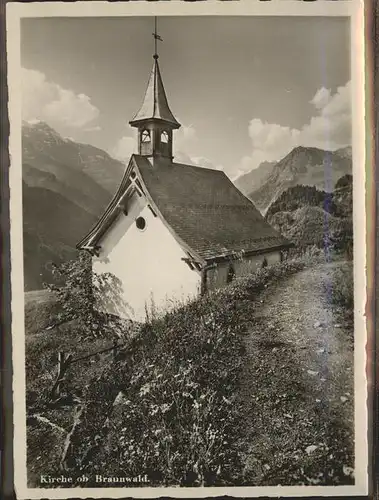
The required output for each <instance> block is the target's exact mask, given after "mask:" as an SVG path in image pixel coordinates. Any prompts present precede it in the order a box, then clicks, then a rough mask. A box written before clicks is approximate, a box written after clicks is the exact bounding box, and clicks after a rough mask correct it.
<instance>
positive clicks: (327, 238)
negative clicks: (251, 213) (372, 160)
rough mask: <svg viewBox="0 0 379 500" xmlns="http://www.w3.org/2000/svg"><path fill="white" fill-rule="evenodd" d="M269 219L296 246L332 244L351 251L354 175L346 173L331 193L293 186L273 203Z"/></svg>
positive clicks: (267, 215) (268, 213)
mask: <svg viewBox="0 0 379 500" xmlns="http://www.w3.org/2000/svg"><path fill="white" fill-rule="evenodd" d="M266 219H267V221H268V222H269V223H270V224H271V225H272V226H273V227H274V228H275V229H276V230H278V231H280V232H281V233H282V234H283V235H284V236H286V237H287V238H288V239H290V240H291V241H293V242H294V243H295V245H296V247H297V248H304V247H306V246H313V245H316V246H317V247H320V248H321V247H325V246H328V247H329V246H330V245H331V246H332V247H333V248H335V249H336V250H338V251H343V252H347V254H349V253H350V252H351V251H352V243H353V178H352V176H351V175H349V174H347V175H344V176H342V177H341V178H340V179H339V180H338V181H337V183H336V186H335V189H334V191H333V192H332V193H327V192H325V191H321V190H318V189H316V188H315V187H309V186H294V187H292V188H289V189H287V190H286V191H284V192H283V193H282V194H281V195H280V196H279V197H278V199H277V200H276V201H275V202H274V203H273V204H272V205H270V207H269V209H268V211H267V213H266Z"/></svg>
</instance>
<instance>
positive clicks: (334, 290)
mask: <svg viewBox="0 0 379 500" xmlns="http://www.w3.org/2000/svg"><path fill="white" fill-rule="evenodd" d="M330 297H331V301H332V303H333V304H335V305H336V306H340V307H343V308H344V309H345V310H346V311H348V312H351V313H352V312H353V309H354V280H353V263H352V262H348V263H347V264H346V265H344V266H340V267H338V268H336V269H335V271H334V273H333V278H332V286H331V295H330Z"/></svg>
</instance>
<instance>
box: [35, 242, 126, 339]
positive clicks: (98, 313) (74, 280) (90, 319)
mask: <svg viewBox="0 0 379 500" xmlns="http://www.w3.org/2000/svg"><path fill="white" fill-rule="evenodd" d="M44 287H45V288H47V289H48V290H50V291H51V292H53V293H54V294H55V296H56V297H57V299H58V303H59V308H58V309H59V312H58V313H57V315H56V317H55V318H54V324H53V325H51V326H58V325H61V324H63V323H67V322H69V321H75V323H76V325H77V327H78V330H79V332H80V336H81V337H85V338H86V337H90V336H100V335H103V334H105V333H109V332H110V329H111V322H112V321H111V320H116V319H117V316H118V315H119V314H122V313H124V312H125V309H126V305H125V304H124V303H123V300H122V284H121V281H120V280H119V279H118V278H117V277H116V276H114V275H113V274H111V273H103V274H98V273H96V272H94V271H93V269H92V259H91V256H90V255H89V254H88V253H87V252H85V251H83V252H80V253H79V255H78V258H77V259H75V260H70V261H68V262H64V263H63V264H60V265H56V264H52V283H44ZM109 310H112V311H113V312H114V314H109V313H108V312H107V311H109Z"/></svg>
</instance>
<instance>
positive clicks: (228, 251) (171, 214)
mask: <svg viewBox="0 0 379 500" xmlns="http://www.w3.org/2000/svg"><path fill="white" fill-rule="evenodd" d="M132 169H134V170H135V171H136V173H137V177H138V178H139V181H140V183H141V186H142V189H143V190H144V191H145V194H146V196H147V197H148V200H149V203H150V204H151V206H152V208H153V209H155V211H156V212H158V213H159V214H160V215H161V217H162V218H163V221H164V222H165V224H166V225H167V226H168V227H169V228H170V230H171V231H172V232H173V234H174V237H177V239H178V241H179V243H184V245H185V246H186V249H190V251H192V253H193V254H194V256H197V257H198V258H200V259H201V260H203V261H207V262H208V261H212V260H216V259H219V258H225V257H232V256H234V255H236V254H240V253H241V252H242V253H261V252H264V251H269V250H270V249H272V250H273V249H280V248H285V247H288V246H290V245H291V244H290V242H289V241H288V240H286V239H285V238H284V237H283V236H281V235H280V234H279V233H278V232H277V231H275V230H274V229H273V228H272V227H271V226H270V225H269V224H268V223H267V222H266V221H265V219H264V218H263V216H262V215H261V214H260V212H259V211H258V210H257V209H256V208H255V206H254V205H253V203H252V202H251V201H250V200H249V199H247V198H246V197H245V196H244V195H243V194H242V193H241V192H240V191H239V190H238V189H237V188H236V187H235V186H234V184H233V183H232V182H231V181H230V180H229V178H228V177H227V176H226V175H225V173H224V172H222V171H218V170H211V169H207V168H201V167H196V166H193V165H184V164H181V163H174V162H171V161H168V160H165V159H157V158H156V159H154V162H153V164H152V163H151V162H150V161H149V159H148V158H146V157H144V156H140V155H133V156H132V158H131V162H130V164H129V168H128V169H127V171H126V173H125V176H124V179H123V181H122V183H121V186H120V189H119V190H118V192H117V194H116V195H115V197H114V198H113V200H112V202H111V204H110V205H109V207H108V209H107V210H106V212H105V214H104V216H103V217H102V219H101V220H100V221H99V223H98V224H97V225H96V226H95V228H94V229H93V230H92V231H91V232H90V233H89V235H88V236H87V237H86V238H84V239H83V240H82V242H80V243H79V245H78V248H84V247H86V248H88V245H89V244H91V245H92V246H94V245H95V244H97V243H98V242H99V241H100V240H101V237H102V235H103V234H104V233H105V232H106V231H107V230H108V228H109V227H110V226H111V225H112V222H113V220H114V219H115V217H117V215H118V213H119V211H118V209H119V207H120V200H121V199H123V195H124V193H125V190H126V189H128V188H129V186H130V183H129V181H128V178H129V175H130V172H131V170H132Z"/></svg>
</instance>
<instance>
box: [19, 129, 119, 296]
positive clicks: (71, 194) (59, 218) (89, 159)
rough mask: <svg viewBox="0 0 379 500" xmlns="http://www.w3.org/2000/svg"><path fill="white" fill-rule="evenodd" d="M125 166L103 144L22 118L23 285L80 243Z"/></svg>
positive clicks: (29, 285)
mask: <svg viewBox="0 0 379 500" xmlns="http://www.w3.org/2000/svg"><path fill="white" fill-rule="evenodd" d="M124 169H125V166H124V165H123V164H122V163H121V162H119V161H117V160H114V159H113V158H111V157H110V156H109V155H108V154H107V153H106V152H104V151H102V150H101V149H98V148H95V147H94V146H89V145H87V144H78V143H76V142H74V141H72V140H70V139H65V138H63V137H61V136H60V135H59V134H58V133H57V132H55V130H53V129H52V128H51V127H49V126H48V125H47V124H46V123H43V122H38V123H36V124H29V123H23V126H22V178H23V183H22V187H23V235H24V288H25V290H36V289H40V288H41V287H42V283H43V281H44V280H46V279H47V277H48V276H49V274H50V272H49V265H48V262H50V261H54V262H61V261H63V260H66V259H70V258H73V257H74V256H75V255H76V250H75V245H76V243H77V242H78V241H79V240H80V239H81V238H82V237H83V235H84V234H85V233H86V232H87V231H88V230H89V229H90V228H91V227H92V225H93V224H94V223H95V222H96V220H97V218H98V216H99V215H100V214H101V213H102V211H103V210H104V208H105V207H106V205H107V204H108V203H109V201H110V199H111V197H112V196H113V194H114V192H115V190H116V188H117V187H118V184H119V182H120V179H121V177H122V174H123V171H124Z"/></svg>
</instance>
